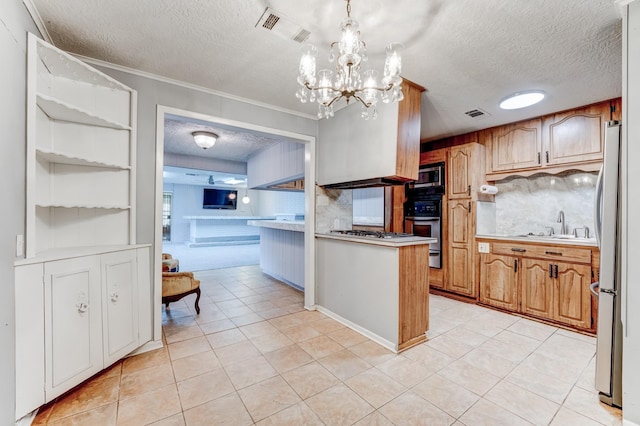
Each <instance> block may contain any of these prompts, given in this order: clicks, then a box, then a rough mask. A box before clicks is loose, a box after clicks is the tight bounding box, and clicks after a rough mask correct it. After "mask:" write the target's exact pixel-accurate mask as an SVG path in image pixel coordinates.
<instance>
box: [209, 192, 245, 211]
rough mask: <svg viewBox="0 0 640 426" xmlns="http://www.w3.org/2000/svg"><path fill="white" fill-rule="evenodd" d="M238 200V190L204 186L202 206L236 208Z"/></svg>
mask: <svg viewBox="0 0 640 426" xmlns="http://www.w3.org/2000/svg"><path fill="white" fill-rule="evenodd" d="M237 200H238V191H235V190H233V189H215V188H204V192H203V194H202V208H203V209H232V210H235V208H236V201H237Z"/></svg>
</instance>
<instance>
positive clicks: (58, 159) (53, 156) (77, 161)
mask: <svg viewBox="0 0 640 426" xmlns="http://www.w3.org/2000/svg"><path fill="white" fill-rule="evenodd" d="M36 153H37V155H38V156H39V157H41V158H44V159H46V160H48V161H50V162H52V163H59V164H73V165H77V166H91V167H103V168H108V169H118V170H131V167H130V166H121V165H118V164H108V163H103V162H100V161H93V160H89V159H86V158H81V157H75V156H73V155H70V154H65V153H62V152H54V151H49V150H45V149H36Z"/></svg>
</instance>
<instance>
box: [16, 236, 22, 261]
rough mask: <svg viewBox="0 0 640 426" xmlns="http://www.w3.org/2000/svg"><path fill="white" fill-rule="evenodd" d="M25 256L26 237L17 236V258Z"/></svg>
mask: <svg viewBox="0 0 640 426" xmlns="http://www.w3.org/2000/svg"><path fill="white" fill-rule="evenodd" d="M23 254H24V236H23V235H16V256H22V255H23Z"/></svg>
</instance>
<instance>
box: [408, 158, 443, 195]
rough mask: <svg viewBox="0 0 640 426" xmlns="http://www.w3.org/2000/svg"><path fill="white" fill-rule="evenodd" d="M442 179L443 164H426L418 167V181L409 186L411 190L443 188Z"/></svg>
mask: <svg viewBox="0 0 640 426" xmlns="http://www.w3.org/2000/svg"><path fill="white" fill-rule="evenodd" d="M444 179H445V177H444V163H434V164H427V165H424V166H420V168H419V169H418V180H416V181H415V182H413V183H412V185H411V186H412V187H413V188H436V187H438V188H444ZM438 192H440V191H438ZM442 192H444V191H442Z"/></svg>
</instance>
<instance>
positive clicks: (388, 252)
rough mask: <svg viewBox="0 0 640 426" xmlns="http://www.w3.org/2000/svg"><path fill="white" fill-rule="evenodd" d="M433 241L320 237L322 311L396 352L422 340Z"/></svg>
mask: <svg viewBox="0 0 640 426" xmlns="http://www.w3.org/2000/svg"><path fill="white" fill-rule="evenodd" d="M434 242H436V240H435V239H434V238H422V237H414V236H395V237H393V236H392V237H390V238H371V237H367V236H357V235H355V236H350V235H343V234H335V233H329V234H316V259H317V260H316V261H317V264H316V267H317V270H318V271H322V273H321V274H318V276H317V301H318V309H319V310H320V311H321V312H323V313H325V314H327V315H328V316H330V317H333V318H334V319H337V320H338V321H340V322H342V323H344V324H347V325H349V326H350V327H351V328H353V329H355V330H358V331H359V332H361V333H362V334H364V335H366V336H367V337H369V338H371V339H372V340H375V341H376V342H378V343H380V344H381V345H383V346H385V347H387V348H388V349H390V350H393V351H395V352H400V351H402V350H404V349H407V348H409V347H411V346H413V345H415V344H418V343H420V342H422V341H424V340H425V339H426V335H425V332H426V331H427V329H428V328H429V244H430V243H434Z"/></svg>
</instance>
